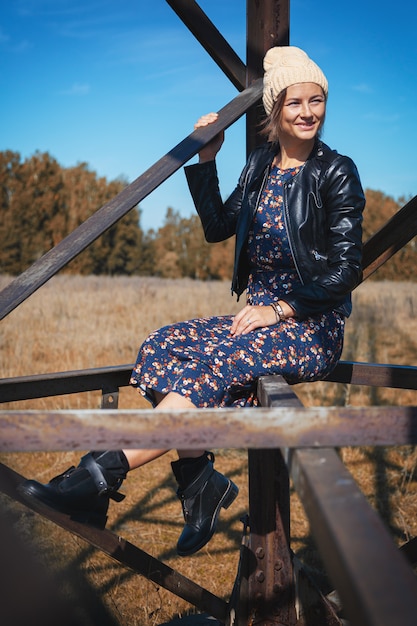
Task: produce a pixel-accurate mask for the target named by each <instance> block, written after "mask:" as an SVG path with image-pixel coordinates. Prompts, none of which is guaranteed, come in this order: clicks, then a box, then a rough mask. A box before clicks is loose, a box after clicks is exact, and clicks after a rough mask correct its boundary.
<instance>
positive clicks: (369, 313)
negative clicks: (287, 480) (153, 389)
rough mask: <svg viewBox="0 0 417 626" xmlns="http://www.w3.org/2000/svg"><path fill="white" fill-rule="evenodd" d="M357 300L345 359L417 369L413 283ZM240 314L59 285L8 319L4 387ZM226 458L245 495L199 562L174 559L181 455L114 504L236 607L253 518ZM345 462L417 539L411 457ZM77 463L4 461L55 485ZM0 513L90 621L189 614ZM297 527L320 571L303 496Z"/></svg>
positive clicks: (172, 294)
mask: <svg viewBox="0 0 417 626" xmlns="http://www.w3.org/2000/svg"><path fill="white" fill-rule="evenodd" d="M6 282H7V279H6V278H3V279H2V280H0V288H1V287H2V286H4V285H5V284H6ZM354 299H355V307H354V314H353V316H352V318H351V319H350V321H349V322H348V324H347V333H346V341H345V349H344V353H343V358H344V359H347V360H350V359H352V360H358V361H370V362H380V363H394V364H406V365H416V364H417V287H416V285H415V284H408V283H407V284H402V283H376V282H374V283H372V282H371V283H368V284H364V285H362V286H361V287H360V288H359V289H358V290H357V292H356V293H355V298H354ZM240 306H241V304H237V303H236V302H235V299H233V298H231V297H230V292H229V284H228V283H200V282H194V281H190V280H179V281H170V280H158V279H155V278H97V277H84V278H78V277H74V276H58V277H56V278H55V279H53V280H51V281H50V282H49V283H48V284H47V285H45V286H44V287H43V288H41V289H40V290H39V291H38V292H37V293H35V294H34V295H33V296H32V297H31V298H30V299H29V300H28V301H27V302H26V303H24V304H23V305H21V306H20V307H19V308H18V309H16V310H15V311H13V312H12V313H11V314H10V315H9V316H8V317H7V318H6V319H5V320H3V322H2V333H1V337H0V342H1V344H0V345H1V349H0V376H1V377H12V376H21V375H30V374H35V373H42V372H53V371H64V370H74V369H84V368H91V367H99V366H107V365H117V364H126V363H132V362H133V361H134V360H135V358H136V353H137V349H138V347H139V345H140V343H141V342H142V340H143V339H144V338H145V336H146V335H147V334H148V333H149V332H150V331H151V330H153V329H154V328H157V327H159V326H162V325H164V324H166V323H169V322H173V321H176V320H180V319H187V318H191V317H195V316H202V315H211V314H218V313H229V312H234V311H237V310H238V309H239V308H240ZM295 391H296V392H297V393H298V394H299V396H300V398H301V399H302V401H303V403H304V404H305V405H307V406H311V405H330V404H351V405H371V404H400V405H415V404H416V393H417V392H412V391H399V390H388V389H377V390H371V389H367V388H361V387H354V386H352V387H349V388H347V387H345V386H344V385H338V384H333V383H313V384H311V383H310V384H305V385H299V386H297V387H296V388H295ZM98 404H99V396H98V394H94V393H88V394H80V395H75V396H64V397H59V398H50V399H41V400H36V401H27V402H24V403H13V404H12V403H10V404H9V405H0V408H47V409H48V408H50V409H52V408H54V409H56V408H87V407H96V406H98ZM135 406H139V407H142V406H143V407H144V406H147V405H146V404H145V403H144V401H143V400H142V399H141V398H140V397H139V396H138V394H137V393H136V392H135V391H133V390H131V389H129V388H127V389H123V390H122V393H121V398H120V407H121V408H132V407H135ZM216 452H217V458H218V462H217V464H216V466H217V467H218V468H219V469H220V471H224V472H225V473H227V474H228V475H229V476H231V477H233V479H234V480H235V482H237V483H238V484H239V486H240V495H239V498H238V500H237V501H236V503H235V504H234V505H233V506H232V507H231V509H229V511H226V512H224V513H223V514H222V517H221V521H220V527H219V530H218V532H217V533H216V535H215V537H214V538H213V540H212V541H211V542H210V544H209V545H208V546H207V547H206V548H204V549H203V550H202V551H201V552H200V553H198V554H197V555H195V556H193V557H190V558H187V559H180V558H178V557H177V556H176V555H175V544H176V540H177V537H178V534H179V532H180V530H181V527H182V519H181V512H180V506H179V503H178V501H177V499H176V496H175V486H174V482H173V478H172V476H171V472H170V467H169V460H172V459H173V458H175V455H174V454H173V453H170V454H169V455H168V457H169V458H168V457H163V458H161V459H159V460H157V461H155V462H154V463H151V464H150V465H148V466H146V467H144V468H141V469H140V470H138V471H136V472H133V473H132V474H130V475H129V477H128V480H127V481H126V482H125V484H124V491H125V493H126V494H127V497H126V499H125V500H124V501H123V502H121V503H119V504H112V505H111V509H110V520H109V527H110V528H112V529H113V530H115V531H116V532H117V533H119V534H120V535H122V536H123V537H125V538H126V539H129V540H130V541H132V542H133V543H136V544H137V545H139V546H140V547H141V548H142V549H144V550H146V551H147V552H149V553H150V554H152V555H154V556H156V557H157V558H160V559H162V560H164V561H165V562H167V563H168V564H169V565H171V566H172V567H174V568H175V569H177V570H178V571H180V572H181V573H182V574H184V575H185V576H187V577H189V578H191V579H193V580H194V581H196V582H197V583H199V584H201V585H202V586H204V587H206V588H208V589H209V590H210V591H212V592H213V593H215V594H216V595H219V596H221V597H225V598H227V597H228V596H229V594H230V592H231V589H232V585H233V581H234V578H235V575H236V568H237V564H238V548H239V544H240V536H241V530H242V524H241V522H240V521H239V520H240V517H241V516H242V515H243V514H244V513H246V512H247V510H248V506H247V497H248V496H247V464H246V452H245V451H243V450H229V451H216ZM341 455H342V458H343V460H344V461H345V463H346V464H347V466H348V468H349V469H350V471H351V472H352V474H353V475H354V477H355V479H356V480H357V482H358V483H359V485H360V487H361V489H362V490H363V492H364V493H365V494H366V496H367V497H368V498H369V500H370V501H371V503H372V504H373V505H374V506H375V508H376V509H377V510H378V511H379V512H380V513H381V515H382V516H383V518H384V520H385V521H386V523H387V525H388V526H389V528H390V531H391V533H392V536H393V537H394V539H395V541H397V542H398V543H402V542H404V541H405V540H406V539H408V538H409V537H410V536H415V535H417V515H416V506H417V505H416V498H415V495H416V491H417V480H416V466H417V453H416V451H415V450H414V448H412V447H402V448H393V449H373V448H358V449H356V448H355V449H353V448H344V449H342V450H341ZM78 458H79V455H76V454H74V453H36V454H9V455H3V456H2V457H1V458H0V460H1V461H2V462H4V463H6V464H8V465H9V466H11V467H13V468H14V469H16V470H17V471H19V472H21V473H22V474H23V475H26V476H33V477H36V478H38V479H40V480H42V481H47V480H48V479H49V478H50V477H51V476H52V475H55V474H57V473H59V472H60V471H62V469H65V468H66V467H67V466H69V465H71V464H72V463H77V462H78ZM0 502H1V504H2V506H3V508H6V509H8V510H9V511H10V512H11V514H12V516H13V519H14V524H15V527H16V529H17V530H18V531H19V533H20V535H21V536H23V537H24V538H26V539H28V540H29V539H30V541H31V542H32V543H33V544H34V547H35V551H36V554H37V555H38V558H40V559H41V561H42V562H43V563H44V564H46V566H47V568H48V569H50V570H52V571H53V572H54V575H55V576H56V578H57V579H58V580H59V581H60V585H61V586H62V588H64V590H65V592H66V594H67V595H68V596H69V597H71V598H73V599H74V603H75V604H76V605H77V606H78V611H79V612H80V623H82V624H86V625H88V624H90V623H91V624H100V625H101V626H106V625H107V624H108V625H114V626H116V625H119V624H123V625H125V626H139V625H146V626H147V625H153V624H162V623H164V622H165V621H168V620H169V619H171V618H172V617H173V616H176V615H179V614H184V613H187V612H189V611H191V612H193V609H190V607H189V605H187V604H186V603H185V602H183V601H181V600H179V599H178V598H176V596H173V595H172V594H170V593H168V592H166V591H165V590H163V589H159V588H158V587H157V586H156V585H154V584H153V583H151V582H149V581H147V580H145V579H143V578H141V577H139V576H137V575H134V574H132V573H131V572H130V571H127V570H125V569H124V568H122V567H120V566H119V565H117V564H115V563H113V561H111V560H110V559H108V558H107V557H106V556H105V555H103V554H101V553H99V552H97V551H95V550H93V549H92V548H90V547H88V546H87V545H86V544H85V543H84V542H83V541H82V540H80V539H78V538H76V537H75V536H72V535H70V534H68V533H66V532H65V531H63V530H61V529H60V528H58V527H56V526H54V525H53V524H52V523H50V522H48V521H47V520H44V519H43V518H40V517H39V516H37V515H34V514H32V513H31V512H29V511H27V510H26V509H25V508H24V507H21V506H19V505H15V504H13V503H11V502H10V501H9V500H8V499H7V498H6V497H2V498H1V500H0ZM291 517H292V521H291V524H292V537H293V548H294V549H295V551H296V553H297V554H298V555H299V556H300V557H301V558H302V559H303V560H304V561H305V562H306V563H308V564H309V565H310V566H311V567H312V568H315V569H316V570H317V572H319V571H321V565H320V561H319V559H318V558H317V554H316V551H315V549H314V543H313V541H312V539H311V536H310V534H309V527H308V522H307V520H306V518H305V516H304V513H303V510H302V507H301V505H300V503H299V501H298V498H297V496H296V494H293V495H292V513H291ZM91 589H92V590H93V593H91ZM83 607H87V608H84V609H83Z"/></svg>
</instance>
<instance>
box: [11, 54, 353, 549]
mask: <svg viewBox="0 0 417 626" xmlns="http://www.w3.org/2000/svg"><path fill="white" fill-rule="evenodd" d="M264 68H265V78H264V90H263V103H264V107H265V110H266V113H267V119H266V124H265V128H264V132H265V134H266V136H267V142H266V144H265V145H263V146H261V147H259V148H257V149H256V150H255V151H254V152H253V153H252V154H251V155H250V157H249V159H248V162H247V164H246V166H245V168H244V170H243V172H242V174H241V177H240V179H239V183H238V185H237V187H236V189H235V190H234V192H233V193H232V195H231V196H230V198H229V199H228V200H227V201H226V202H224V203H223V201H222V199H221V195H220V192H219V187H218V181H217V173H216V165H215V157H216V154H217V152H218V151H219V149H220V147H221V145H222V142H223V136H222V135H219V136H217V137H216V138H215V139H214V140H213V141H212V142H211V143H210V144H208V145H207V146H206V147H204V148H203V149H202V150H201V152H200V155H199V161H200V162H199V163H198V164H196V165H192V166H189V167H187V168H186V176H187V180H188V184H189V187H190V191H191V194H192V197H193V199H194V203H195V205H196V208H197V211H198V213H199V215H200V218H201V221H202V224H203V227H204V232H205V235H206V239H207V240H208V241H212V242H214V241H221V240H224V239H226V238H228V237H231V236H232V235H236V250H235V265H234V274H233V282H232V291H234V292H235V293H236V294H237V296H238V297H239V296H240V295H241V294H242V293H243V291H245V290H247V300H246V305H245V306H243V307H242V309H241V311H240V312H239V313H238V314H237V315H235V316H234V317H233V316H221V317H212V318H204V319H197V320H191V321H187V322H184V323H177V324H173V325H171V326H167V327H165V328H162V329H160V330H158V331H156V332H154V333H152V334H151V335H150V336H149V337H148V338H147V339H146V341H145V342H144V343H143V345H142V347H141V348H140V350H139V354H138V358H137V362H136V365H135V368H134V370H133V373H132V378H131V384H132V385H133V386H135V387H137V389H138V390H139V391H140V392H141V393H142V394H143V395H144V396H145V397H147V398H148V399H149V400H150V401H151V402H152V404H153V405H154V406H158V408H161V409H162V408H168V409H174V408H175V409H187V408H192V407H201V408H203V407H225V406H253V405H254V404H256V396H255V394H254V389H255V384H256V380H257V379H258V378H259V376H263V375H266V374H281V375H282V376H284V377H285V379H286V380H287V381H288V382H290V383H295V382H300V381H313V380H319V379H321V378H324V377H325V376H326V375H327V374H329V372H330V371H331V370H332V369H333V368H334V367H335V365H336V363H337V361H338V360H339V358H340V355H341V351H342V345H343V332H344V320H345V317H347V316H348V315H349V314H350V312H351V296H350V293H351V291H352V289H353V288H354V287H355V286H356V285H357V284H358V282H359V280H360V277H361V236H362V232H361V222H362V211H363V208H364V195H363V191H362V187H361V183H360V180H359V176H358V173H357V170H356V167H355V165H354V163H353V162H352V161H351V160H350V159H349V158H348V157H344V156H341V155H338V154H337V153H336V152H334V151H332V150H330V148H329V147H328V146H326V145H325V144H324V143H322V142H321V141H320V139H319V136H320V131H321V129H322V127H323V124H324V119H325V113H326V101H327V80H326V78H325V76H324V74H323V72H322V71H321V69H320V68H319V67H318V66H317V65H316V64H315V63H314V62H313V61H312V60H311V59H309V57H308V56H307V55H306V54H305V52H303V51H302V50H300V49H299V48H295V47H276V48H272V49H271V50H269V51H268V53H267V54H266V56H265V59H264ZM215 119H217V115H216V114H214V113H211V114H208V115H205V116H203V117H202V118H200V120H199V121H198V122H197V124H196V125H195V127H196V128H198V127H201V126H205V125H207V124H210V123H212V122H213V121H215ZM164 452H165V451H164V450H125V451H116V452H111V451H106V452H90V453H89V454H87V455H86V456H85V457H83V458H82V460H81V462H80V464H79V466H78V467H77V468H70V469H69V470H67V471H66V472H64V474H62V475H60V476H57V477H56V478H54V479H52V481H51V482H50V483H48V484H47V485H42V484H40V483H38V482H36V481H32V480H30V481H26V482H25V483H24V484H23V487H22V491H23V493H24V494H25V495H26V496H27V497H35V498H38V499H40V500H42V501H43V502H45V503H47V504H48V505H50V506H52V507H55V508H58V509H60V510H63V511H65V512H67V513H71V514H73V515H76V516H77V517H78V518H82V519H85V521H90V522H96V523H99V524H102V525H103V524H105V521H106V513H107V508H108V503H109V498H112V499H116V500H117V499H121V498H122V497H123V496H121V495H120V494H119V493H118V488H119V487H120V485H121V483H122V481H123V479H124V478H125V477H126V474H127V472H128V471H130V470H132V469H134V468H137V467H139V466H141V465H143V464H145V463H147V462H148V461H151V460H153V459H155V458H157V457H158V456H160V455H161V454H163V453H164ZM213 462H214V456H213V454H212V453H211V452H205V451H202V450H200V451H193V450H181V451H179V459H178V461H175V462H173V463H172V468H173V471H174V474H175V477H176V479H177V481H178V492H177V493H178V496H179V498H180V499H181V501H182V505H183V513H184V519H185V526H184V529H183V531H182V534H181V536H180V538H179V540H178V544H177V551H178V553H179V554H180V555H183V556H184V555H189V554H193V553H194V552H196V551H197V550H199V549H200V548H202V547H203V546H204V545H205V544H206V543H207V542H208V541H209V540H210V538H211V537H212V535H213V533H214V531H215V527H216V522H217V518H218V514H219V511H220V509H221V507H224V508H227V507H228V506H229V505H230V504H231V503H232V502H233V500H234V499H235V498H236V495H237V492H238V489H237V487H236V485H234V484H233V483H232V481H231V480H230V479H228V478H226V477H225V476H223V475H222V474H220V473H219V472H217V471H216V470H214V468H213Z"/></svg>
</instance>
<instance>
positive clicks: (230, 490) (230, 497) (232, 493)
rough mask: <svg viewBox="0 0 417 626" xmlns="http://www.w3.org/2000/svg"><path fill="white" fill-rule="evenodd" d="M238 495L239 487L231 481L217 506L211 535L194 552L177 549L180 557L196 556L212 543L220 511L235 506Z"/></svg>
mask: <svg viewBox="0 0 417 626" xmlns="http://www.w3.org/2000/svg"><path fill="white" fill-rule="evenodd" d="M238 493H239V488H238V486H237V485H235V483H234V482H233V481H231V480H230V479H229V484H228V486H227V490H226V491H225V493H224V494H223V497H222V498H221V500H220V501H219V504H218V505H217V507H216V509H215V511H214V515H213V517H212V518H211V526H210V531H209V533H208V534H207V535H206V536H205V537H204V539H203V540H202V541H200V543H199V544H197V546H196V547H195V548H193V549H192V550H179V549H178V547H177V554H178V556H190V555H191V554H195V553H196V552H198V551H199V550H201V548H204V546H205V545H206V544H207V543H208V542H209V541H210V539H211V538H212V537H213V535H214V533H215V532H216V526H217V520H218V517H219V514H220V509H228V508H229V506H230V505H231V504H233V502H234V501H235V500H236V498H237V495H238Z"/></svg>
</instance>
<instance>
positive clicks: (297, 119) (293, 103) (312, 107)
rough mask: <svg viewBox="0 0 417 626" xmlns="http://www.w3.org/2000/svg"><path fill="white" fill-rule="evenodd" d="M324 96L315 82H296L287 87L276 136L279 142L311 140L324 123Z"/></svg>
mask: <svg viewBox="0 0 417 626" xmlns="http://www.w3.org/2000/svg"><path fill="white" fill-rule="evenodd" d="M325 115H326V98H325V96H324V93H323V90H322V88H321V87H319V85H316V84H315V83H297V84H295V85H291V86H290V87H288V88H287V92H286V95H285V99H284V102H283V105H282V110H281V115H280V122H279V130H278V136H279V141H280V143H286V142H288V141H291V142H293V141H294V140H295V141H297V140H303V141H311V140H313V139H314V138H315V136H316V135H317V133H318V131H319V130H320V128H321V126H322V125H323V123H324V118H325Z"/></svg>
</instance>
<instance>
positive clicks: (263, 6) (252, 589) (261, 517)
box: [238, 0, 296, 626]
mask: <svg viewBox="0 0 417 626" xmlns="http://www.w3.org/2000/svg"><path fill="white" fill-rule="evenodd" d="M289 7H290V0H247V4H246V23H247V29H246V32H247V43H246V64H247V76H246V85H247V86H250V85H251V83H252V82H253V81H254V80H256V79H257V78H260V77H262V76H263V58H264V56H265V53H266V51H267V50H269V48H272V47H273V46H285V45H288V44H289ZM263 116H264V110H263V106H262V104H261V103H259V104H257V105H255V106H254V107H252V108H251V109H250V110H249V111H248V113H247V115H246V150H247V153H248V154H249V153H250V152H251V151H252V150H253V149H254V148H255V147H256V145H258V144H259V143H260V142H261V139H260V136H259V124H260V122H261V120H262V118H263ZM248 466H249V523H250V539H249V550H248V555H247V558H246V569H247V576H248V579H247V585H246V586H245V585H244V586H243V589H242V590H244V594H242V597H241V604H240V607H239V609H240V610H239V615H238V618H239V626H243V624H244V623H245V621H246V623H250V620H254V623H255V622H256V624H285V625H288V626H289V625H290V624H294V623H295V619H296V618H295V608H294V604H295V603H294V591H293V587H292V581H293V576H292V573H293V571H292V562H291V556H290V551H289V510H290V506H289V498H290V492H289V477H288V471H287V467H286V464H285V462H284V459H283V457H282V454H281V452H280V451H279V450H268V451H266V450H249V452H248ZM243 596H244V597H243Z"/></svg>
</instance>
